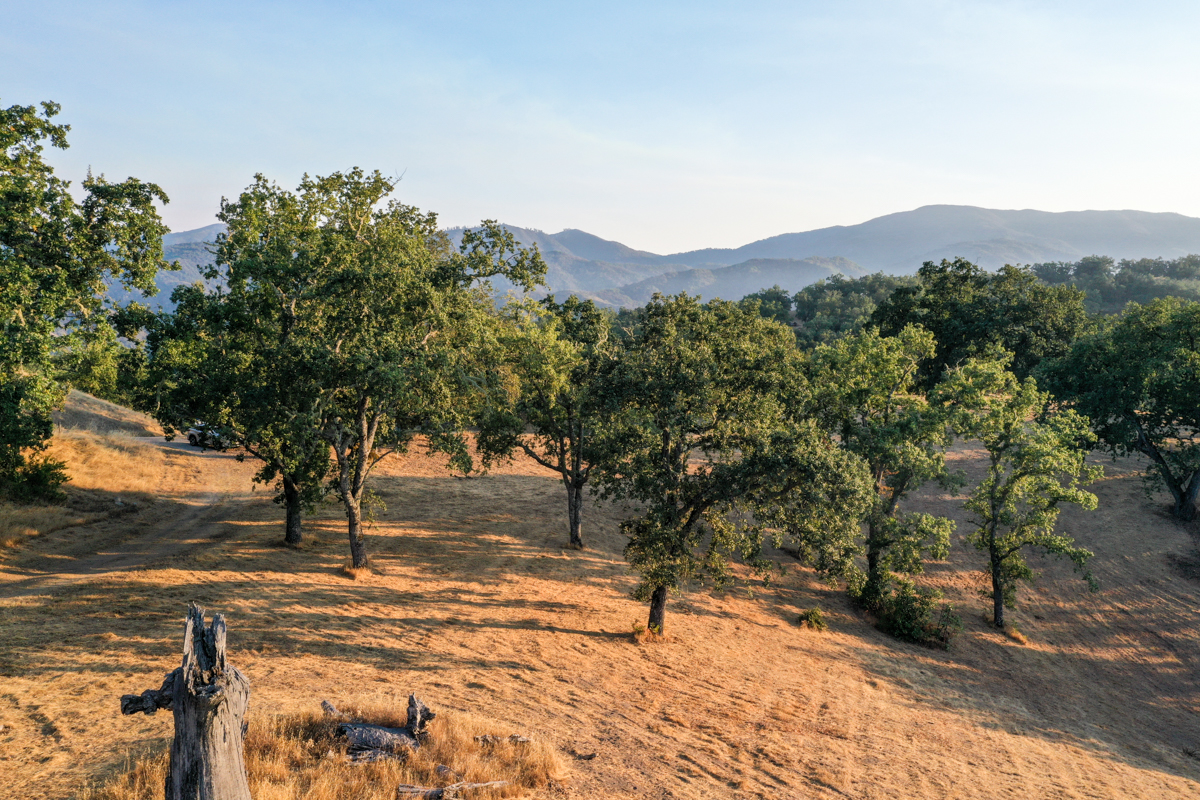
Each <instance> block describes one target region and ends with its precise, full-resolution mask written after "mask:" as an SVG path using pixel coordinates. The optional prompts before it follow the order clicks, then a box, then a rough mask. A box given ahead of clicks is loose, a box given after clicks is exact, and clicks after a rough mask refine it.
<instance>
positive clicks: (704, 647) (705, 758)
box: [0, 398, 1200, 800]
mask: <svg viewBox="0 0 1200 800" xmlns="http://www.w3.org/2000/svg"><path fill="white" fill-rule="evenodd" d="M78 402H79V399H78V398H76V400H75V401H73V406H74V405H75V404H76V403H78ZM69 413H72V414H79V415H80V416H81V417H82V416H84V415H85V414H99V415H100V416H101V417H103V416H105V412H104V411H103V409H102V408H101V409H99V410H97V409H96V408H95V407H93V408H92V410H91V411H88V410H86V409H82V410H81V409H78V408H71V409H69ZM111 413H113V414H114V415H117V416H121V417H125V415H126V414H127V413H128V412H120V411H117V410H112V412H111ZM118 423H119V421H114V423H113V425H114V426H116V425H117V424H118ZM105 428H106V425H105V424H103V423H100V422H96V421H93V422H92V423H91V424H89V425H87V426H84V427H82V428H75V429H71V430H63V431H61V432H60V434H59V435H58V437H56V440H55V448H56V453H57V454H58V455H60V457H66V458H68V459H69V460H70V462H71V464H72V474H73V475H74V476H75V479H76V482H77V484H78V485H77V487H76V488H75V489H72V491H88V492H93V493H95V496H96V497H97V498H100V499H105V500H107V501H108V502H109V503H110V504H111V503H112V502H113V500H114V499H120V498H128V497H129V496H130V493H138V496H147V497H150V498H152V500H148V501H147V502H145V503H143V504H141V505H139V506H138V507H137V508H136V510H135V511H133V512H131V513H126V514H124V515H122V516H119V517H105V518H103V519H96V520H92V521H88V520H84V521H83V522H82V523H81V524H78V525H76V526H74V527H69V528H60V529H57V530H47V531H45V532H42V533H41V535H39V536H35V537H33V538H29V539H25V540H24V541H23V543H21V544H18V545H16V546H11V547H8V548H6V549H4V550H0V676H3V677H2V679H0V695H2V697H3V701H4V702H3V703H0V726H3V727H2V729H0V748H2V750H0V752H2V754H3V759H4V760H3V761H0V773H2V774H3V775H4V777H5V791H7V792H10V793H11V794H12V796H14V797H22V798H43V797H45V798H50V797H54V798H57V797H67V796H71V795H72V794H74V793H75V792H76V791H77V790H78V788H79V787H81V786H83V785H85V784H87V783H89V782H93V783H94V782H99V781H103V780H105V779H107V778H110V777H112V776H114V775H116V774H117V773H120V772H121V771H122V770H123V769H125V765H126V763H127V761H126V759H127V757H128V756H129V755H132V756H134V757H137V756H140V755H142V754H153V753H156V752H161V749H162V748H163V747H165V745H166V742H167V741H168V739H169V737H170V735H171V717H170V715H169V714H158V715H157V716H155V717H142V716H138V717H121V716H120V715H119V713H118V702H117V700H118V698H119V696H120V695H121V694H125V693H130V692H140V691H142V690H144V689H146V688H148V687H156V686H157V685H158V683H159V681H161V678H162V675H163V674H164V673H165V672H166V671H168V670H170V669H172V668H173V667H175V666H177V664H178V658H179V656H178V651H179V647H180V630H181V626H180V621H181V620H182V618H183V613H184V610H185V607H186V603H187V602H188V601H189V600H196V601H198V602H200V603H202V604H204V605H206V606H208V607H209V608H210V609H213V610H219V611H222V612H224V613H226V614H227V616H228V619H229V625H230V635H229V641H230V658H231V660H232V662H233V663H234V664H236V665H237V666H238V667H239V668H240V669H242V670H243V671H244V672H245V673H246V674H247V675H248V676H249V678H250V680H251V684H252V690H253V695H252V698H251V704H252V708H253V709H254V713H255V715H256V717H255V719H256V720H259V721H263V720H267V721H269V719H270V718H271V717H272V716H273V715H277V714H281V713H290V712H301V711H315V710H316V709H317V707H318V705H319V703H320V701H321V700H322V699H330V700H332V701H333V702H334V703H335V704H338V705H341V704H343V703H346V704H351V703H360V704H364V705H380V704H382V705H384V706H387V705H393V706H399V705H401V704H403V702H404V700H405V698H406V697H407V694H408V692H410V691H415V692H417V693H418V694H419V695H420V696H421V697H423V698H424V699H425V700H426V701H427V702H429V703H430V704H431V705H432V706H433V707H434V708H435V709H438V710H443V711H446V712H448V713H450V714H451V715H456V714H457V715H472V717H473V718H476V719H483V720H485V721H486V720H492V721H494V722H493V723H492V724H494V725H495V726H496V727H497V728H498V729H500V730H502V731H509V730H515V731H518V732H521V733H523V734H526V735H529V736H532V737H534V738H535V739H536V740H538V741H541V742H546V743H548V744H550V745H552V747H553V748H554V749H555V750H556V751H557V752H558V753H559V755H560V756H561V758H562V760H563V761H564V762H565V764H566V775H565V776H564V779H563V781H562V782H561V783H557V784H555V785H554V786H552V787H547V788H545V789H540V790H536V791H535V792H534V793H533V795H532V796H536V797H574V798H593V797H611V798H662V797H674V798H711V797H731V798H789V797H795V798H846V797H855V798H871V797H880V798H883V797H889V798H890V797H911V798H949V797H960V798H967V797H970V798H1010V797H1030V798H1033V797H1062V798H1071V797H1090V798H1130V797H1146V798H1151V797H1164V798H1165V797H1194V796H1198V795H1200V760H1197V759H1198V758H1200V756H1198V755H1197V753H1198V752H1200V714H1198V712H1200V685H1198V683H1197V677H1196V676H1197V673H1196V666H1197V664H1198V663H1200V613H1198V612H1197V610H1196V609H1197V603H1196V596H1197V592H1198V591H1200V583H1197V578H1198V577H1200V564H1198V563H1197V561H1196V558H1195V546H1194V542H1193V539H1192V535H1193V534H1194V533H1195V531H1192V530H1189V529H1186V528H1184V527H1182V526H1180V525H1178V524H1176V523H1175V522H1173V521H1171V520H1170V519H1169V518H1167V517H1166V516H1165V515H1164V514H1163V513H1162V509H1161V506H1162V504H1163V501H1162V498H1154V499H1153V500H1147V499H1146V498H1145V496H1144V495H1143V494H1142V492H1141V482H1140V479H1139V477H1138V474H1137V472H1136V469H1137V467H1138V464H1137V463H1135V462H1118V463H1117V464H1115V465H1114V464H1112V463H1108V470H1109V477H1107V478H1106V479H1105V480H1104V481H1102V482H1101V483H1100V484H1098V486H1097V487H1095V489H1096V492H1097V494H1098V495H1099V496H1100V502H1101V508H1100V510H1099V511H1096V512H1091V513H1087V512H1081V511H1077V510H1076V509H1074V508H1071V509H1068V510H1066V511H1064V515H1063V525H1064V527H1065V528H1066V529H1067V530H1068V531H1069V532H1070V533H1071V534H1072V535H1073V536H1075V537H1076V539H1077V540H1078V541H1079V542H1080V543H1081V544H1082V545H1084V546H1086V547H1089V548H1091V549H1093V550H1094V551H1095V552H1096V557H1095V559H1094V562H1093V563H1094V566H1095V569H1096V574H1097V577H1098V578H1099V580H1100V585H1101V589H1100V592H1099V593H1097V594H1088V593H1087V591H1086V589H1085V586H1084V584H1083V583H1082V582H1081V581H1079V580H1078V579H1077V578H1076V577H1075V576H1074V575H1073V574H1072V573H1071V570H1070V568H1069V566H1068V565H1064V564H1060V563H1058V562H1055V561H1049V560H1037V559H1035V563H1034V567H1035V569H1037V570H1038V572H1039V573H1040V574H1041V579H1040V582H1039V584H1038V586H1037V587H1036V589H1034V590H1028V591H1023V592H1022V595H1021V605H1020V607H1019V608H1018V609H1017V610H1016V611H1015V613H1014V614H1013V618H1014V620H1015V622H1016V626H1017V627H1018V628H1019V630H1020V639H1021V640H1018V639H1017V638H1010V637H1009V636H1006V635H1004V634H1002V633H999V632H996V631H995V630H993V629H991V628H989V626H988V625H987V624H986V622H985V619H984V614H985V612H986V608H987V601H986V600H984V599H983V598H981V597H979V596H978V590H979V589H980V588H983V584H984V578H983V576H982V574H981V573H980V568H981V567H982V565H983V562H982V561H981V558H980V555H979V554H978V553H976V552H974V551H973V550H969V549H967V547H966V546H965V545H964V544H963V542H962V534H964V533H965V532H966V528H965V519H964V516H963V514H962V512H961V500H960V499H958V498H952V497H948V496H946V495H945V494H944V493H941V492H940V490H933V491H928V492H925V493H924V494H923V495H921V496H920V498H919V503H918V505H919V506H920V508H921V510H928V511H933V510H938V511H945V512H948V513H951V514H952V515H953V516H955V517H956V518H957V519H959V520H960V523H959V525H960V527H959V530H958V532H957V533H956V534H955V537H954V550H953V552H952V554H951V556H950V559H949V560H948V561H946V562H944V563H938V564H935V565H933V566H932V568H931V570H930V572H929V573H928V575H927V576H925V577H924V578H923V579H922V580H923V582H925V583H928V584H930V585H934V586H937V587H940V588H941V589H943V590H944V591H945V592H946V595H947V597H948V599H950V600H951V601H952V602H954V603H955V604H956V605H957V606H958V608H959V610H960V612H961V613H962V616H963V619H964V621H965V630H964V631H963V633H962V635H961V636H960V637H959V639H958V640H957V641H956V642H955V644H954V647H953V648H952V649H951V650H950V651H948V652H943V651H936V650H927V649H923V648H920V647H916V646H912V645H907V644H903V643H899V642H897V641H895V640H893V639H890V638H888V637H887V636H885V635H883V634H882V633H880V632H879V631H877V630H876V629H875V628H874V627H872V625H871V622H870V620H868V619H866V618H864V617H863V616H862V615H861V614H860V613H859V612H857V611H856V610H855V609H854V608H853V607H852V606H851V605H850V604H849V603H848V602H847V601H846V600H845V598H844V595H843V594H842V592H840V591H839V590H837V589H835V588H832V587H829V586H826V585H824V584H822V583H821V582H820V581H818V580H816V579H815V578H814V576H813V575H812V573H811V572H809V571H808V570H807V569H805V568H803V567H801V566H799V565H798V564H797V563H796V562H795V561H794V560H792V559H791V558H790V557H788V556H787V555H786V554H785V553H781V552H775V553H773V554H772V557H773V558H774V560H775V561H776V562H777V563H778V564H779V565H780V567H781V568H786V572H784V573H783V574H782V575H780V576H778V578H777V580H776V581H774V582H773V584H772V585H771V586H770V587H763V586H760V585H751V586H750V587H748V588H753V589H754V592H753V594H751V593H749V592H748V591H746V590H744V589H742V590H736V591H731V592H727V593H724V594H712V593H709V592H706V591H702V590H696V591H693V592H690V593H688V594H687V595H686V596H685V597H683V598H682V599H680V600H679V601H677V602H673V603H672V605H671V614H672V616H671V619H670V630H671V634H670V637H669V638H668V639H667V640H666V641H661V642H639V641H638V640H637V639H636V638H635V637H634V636H633V635H632V630H633V624H634V623H636V622H642V621H644V617H645V609H644V607H643V606H642V605H641V604H638V603H635V602H634V601H632V600H631V599H629V596H628V593H629V590H630V589H631V588H632V586H633V583H634V581H633V578H632V577H631V576H630V575H629V574H628V573H627V571H626V568H625V565H624V562H623V559H622V556H621V549H622V546H623V540H622V538H621V537H620V536H619V535H618V533H617V529H616V526H617V523H618V521H619V520H620V519H621V517H622V513H623V512H622V509H621V508H619V507H613V506H607V505H599V504H597V503H592V504H590V505H589V507H588V508H587V510H586V516H585V526H586V527H585V534H586V535H587V536H588V537H589V541H590V543H591V549H590V550H587V551H585V552H581V553H580V552H573V551H568V550H566V549H565V548H564V547H563V545H564V544H565V540H566V536H565V503H564V502H563V500H564V497H563V493H562V487H561V484H560V483H559V482H558V481H556V480H555V479H554V477H553V476H552V475H550V474H548V473H546V472H545V471H543V470H541V469H539V468H538V467H536V466H535V465H533V464H531V463H529V462H527V461H517V462H515V463H513V464H511V465H508V466H506V467H504V468H502V469H499V470H497V471H496V472H495V473H493V474H490V475H488V476H485V477H477V478H472V479H469V480H460V479H455V478H452V477H449V476H448V474H447V473H446V472H445V470H444V468H443V467H444V465H443V464H442V463H441V462H440V461H439V460H437V459H431V458H428V457H425V456H423V455H419V454H413V455H410V456H408V457H404V458H397V459H394V460H391V461H385V462H384V464H383V465H382V467H383V469H382V471H381V473H380V475H379V478H378V480H377V481H376V487H377V489H378V490H379V491H380V493H381V495H382V496H383V498H384V500H385V501H386V503H387V510H386V511H383V512H381V513H380V514H379V519H378V521H377V522H376V524H375V526H374V527H373V528H372V529H371V530H370V531H369V536H370V537H371V538H372V540H373V541H372V544H371V546H372V550H373V552H374V553H375V554H376V555H375V558H374V564H373V571H372V572H370V573H369V574H366V575H362V576H360V578H359V579H358V580H354V579H352V578H350V577H347V576H346V575H345V574H343V572H342V565H343V563H344V559H345V552H346V542H345V525H344V520H343V519H342V518H341V515H340V514H339V513H338V511H337V510H336V509H335V508H332V507H329V508H326V509H324V510H323V511H322V512H321V513H320V514H319V515H318V518H317V519H315V520H314V521H312V523H311V524H310V525H309V528H308V533H307V535H308V539H307V541H306V543H305V545H304V546H303V548H302V549H300V550H291V549H284V548H281V547H279V546H278V542H279V540H280V539H281V537H282V520H281V514H280V510H279V509H278V507H276V506H275V505H273V504H272V503H271V502H270V493H269V492H264V491H262V490H261V489H259V490H258V491H254V490H253V489H252V486H251V484H250V481H249V476H250V474H251V473H252V472H253V469H254V466H253V465H252V464H251V463H249V462H247V463H243V464H239V463H238V462H237V461H236V460H235V459H234V458H233V457H232V456H230V455H221V454H214V453H202V452H200V451H198V450H195V449H191V448H188V447H187V446H186V445H184V446H170V447H163V446H160V445H159V444H157V443H155V440H151V439H137V438H136V437H130V436H128V435H127V434H119V433H112V432H108V433H106V432H104V430H105ZM112 436H125V438H124V439H120V440H119V442H118V443H119V444H120V445H121V446H120V447H118V446H117V445H115V444H112V443H110V442H108V440H106V439H105V437H112ZM982 456H983V454H982V453H980V452H978V451H976V450H973V449H970V448H959V449H957V450H956V451H955V452H954V453H953V458H952V464H951V467H952V468H965V469H966V470H967V471H968V472H969V473H970V474H971V476H972V477H973V478H977V477H978V475H979V472H980V470H981V468H982V463H983V462H982ZM88 458H90V459H91V460H88ZM815 605H819V606H820V607H821V608H822V609H824V611H825V614H826V617H827V618H828V620H829V623H830V629H829V630H828V631H827V632H825V633H818V632H816V631H813V630H810V629H808V628H806V627H801V626H799V625H797V624H796V619H797V615H798V613H799V612H800V611H801V610H802V609H807V608H811V607H813V606H815ZM273 791H274V790H273ZM282 792H283V790H282V789H280V790H278V792H275V793H271V794H270V795H269V796H270V797H271V798H275V797H291V796H294V795H291V794H285V793H282ZM265 796H267V795H264V794H261V793H260V795H258V796H257V797H259V800H262V798H263V797H265Z"/></svg>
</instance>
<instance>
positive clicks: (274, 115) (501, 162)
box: [0, 0, 1200, 252]
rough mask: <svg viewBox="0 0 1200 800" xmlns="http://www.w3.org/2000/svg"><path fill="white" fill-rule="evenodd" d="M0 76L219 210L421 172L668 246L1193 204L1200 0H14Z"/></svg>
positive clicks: (435, 188) (8, 96)
mask: <svg viewBox="0 0 1200 800" xmlns="http://www.w3.org/2000/svg"><path fill="white" fill-rule="evenodd" d="M0 11H2V12H3V13H2V15H0V19H2V23H0V103H2V104H3V105H4V106H8V105H11V104H16V103H19V104H30V103H34V102H36V101H40V100H44V99H51V100H56V101H58V102H60V103H61V104H62V105H63V113H62V115H61V117H60V118H59V119H60V120H61V121H65V122H68V123H70V124H71V126H72V132H71V135H70V140H71V149H70V150H69V151H67V152H66V153H63V154H62V155H56V156H54V161H55V163H56V164H57V165H58V167H59V169H60V174H62V175H64V176H65V177H70V178H72V179H76V180H77V179H80V178H82V177H83V175H84V173H85V171H86V169H87V167H88V166H89V165H91V166H92V167H93V168H94V169H95V170H96V171H97V172H103V173H105V174H106V175H107V176H108V177H110V178H124V177H125V176H127V175H135V176H137V177H139V178H142V179H144V180H152V181H155V182H157V183H159V184H161V185H162V186H163V188H164V189H166V191H167V193H168V194H169V195H170V197H171V204H170V205H169V206H168V207H167V208H166V209H165V211H164V216H165V218H166V220H167V222H168V224H170V225H171V226H172V228H174V229H176V230H185V229H188V228H195V227H199V226H201V225H207V224H210V223H211V222H213V221H214V220H213V214H214V213H215V212H216V210H217V208H218V205H219V202H220V198H221V196H222V195H225V196H233V195H235V194H236V193H237V192H239V191H240V190H241V189H242V188H243V187H245V186H246V185H247V184H248V183H249V182H250V181H251V179H252V177H253V175H254V173H255V172H262V173H265V174H266V175H267V176H268V177H271V178H273V179H275V180H277V181H278V182H280V183H281V184H284V185H285V186H288V187H294V186H295V184H296V183H297V181H298V180H299V178H300V176H301V175H302V174H303V173H304V172H309V173H313V174H325V173H328V172H332V171H334V170H338V169H345V168H349V167H352V166H355V165H359V166H363V167H366V168H378V169H380V170H382V171H384V172H386V173H390V174H396V175H399V174H401V173H403V176H404V177H403V181H402V182H401V184H400V186H399V189H398V194H399V196H400V197H401V199H403V200H404V201H405V202H408V203H411V204H414V205H417V206H420V207H422V208H427V209H432V210H434V211H437V212H439V214H440V215H441V220H442V222H443V223H444V224H446V225H458V224H470V223H474V222H477V221H478V220H480V219H481V218H497V219H500V220H502V221H505V222H509V223H512V224H515V225H521V226H525V227H535V228H541V229H543V230H546V231H550V232H555V231H558V230H561V229H562V228H568V227H570V228H582V229H583V230H587V231H590V232H592V233H595V234H597V235H600V236H603V237H605V238H608V239H616V240H619V241H622V242H624V243H626V244H629V245H631V246H634V247H639V248H643V249H647V250H653V251H656V252H672V251H678V250H690V249H696V248H700V247H710V246H714V247H720V246H737V245H741V244H745V243H746V242H749V241H752V240H755V239H760V238H763V237H766V236H770V235H774V234H778V233H784V232H789V231H799V230H808V229H811V228H818V227H824V226H827V225H840V224H854V223H858V222H862V221H864V220H866V219H869V218H871V217H875V216H879V215H881V214H886V213H891V212H894V211H903V210H908V209H911V208H916V207H917V206H921V205H926V204H930V203H956V204H969V205H979V206H986V207H991V208H1038V209H1044V210H1049V211H1065V210H1078V209H1124V208H1133V209H1141V210H1146V211H1178V212H1180V213H1183V214H1188V215H1192V216H1200V192H1198V191H1197V186H1200V146H1198V144H1197V142H1198V139H1197V132H1198V131H1200V48H1197V47H1196V41H1197V39H1198V37H1200V4H1197V3H1194V2H1193V3H1183V2H1179V3H1154V2H1141V3H1136V4H1135V3H1130V2H1127V1H1125V2H1119V3H1118V2H1102V1H1098V0H1093V1H1092V2H1078V3H1054V2H966V1H965V0H957V1H956V2H900V1H897V2H848V1H847V0H841V1H840V2H823V3H817V2H779V3H753V2H739V3H736V4H735V3H699V2H686V3H685V2H659V3H652V2H644V1H643V2H638V3H622V2H612V1H611V0H609V1H607V2H603V3H593V4H583V3H570V2H562V0H559V2H552V3H551V2H547V3H534V2H527V3H517V2H510V3H483V2H478V3H472V2H447V1H446V0H442V1H441V2H437V3H433V2H429V3H403V2H377V3H369V2H359V3H355V2H345V0H343V1H342V2H338V3H336V4H334V3H320V2H297V0H291V1H290V2H280V3H266V2H254V1H253V0H243V1H242V2H236V3H225V2H207V3H204V2H198V1H197V0H191V2H186V3H185V2H164V0H153V2H144V3H139V2H127V1H125V0H105V2H94V0H93V1H92V2H86V3H84V2H80V3H70V2H55V1H54V0H41V2H37V3H33V2H20V1H19V0H3V2H0Z"/></svg>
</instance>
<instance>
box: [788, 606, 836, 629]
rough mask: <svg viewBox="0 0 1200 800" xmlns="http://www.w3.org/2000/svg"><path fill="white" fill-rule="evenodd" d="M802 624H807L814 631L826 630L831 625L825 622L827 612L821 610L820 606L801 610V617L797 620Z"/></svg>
mask: <svg viewBox="0 0 1200 800" xmlns="http://www.w3.org/2000/svg"><path fill="white" fill-rule="evenodd" d="M796 622H798V623H799V624H801V625H807V626H808V627H810V628H812V629H813V630H814V631H823V630H826V629H827V628H828V627H829V625H828V624H827V623H826V622H825V614H824V613H823V612H822V611H821V607H820V606H813V607H812V608H809V609H805V610H804V611H801V612H800V618H799V619H797V620H796Z"/></svg>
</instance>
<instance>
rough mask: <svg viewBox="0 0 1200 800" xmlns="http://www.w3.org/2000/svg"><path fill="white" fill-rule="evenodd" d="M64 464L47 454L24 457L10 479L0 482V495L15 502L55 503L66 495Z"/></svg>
mask: <svg viewBox="0 0 1200 800" xmlns="http://www.w3.org/2000/svg"><path fill="white" fill-rule="evenodd" d="M66 482H67V470H66V464H64V463H63V462H61V461H56V460H55V459H53V458H50V457H49V456H35V457H29V458H26V459H25V461H24V463H23V464H21V465H20V466H18V467H17V469H16V474H15V475H13V477H12V478H11V479H10V480H7V481H4V482H3V483H0V495H3V496H5V497H7V498H8V499H10V500H12V501H14V502H17V503H57V502H60V501H62V500H63V499H64V498H65V497H66V495H64V494H63V491H62V488H61V487H62V485H63V484H64V483H66Z"/></svg>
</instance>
